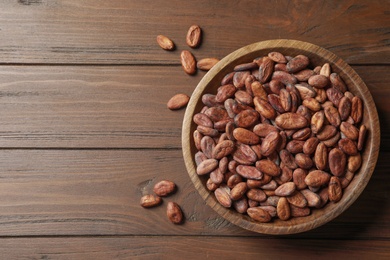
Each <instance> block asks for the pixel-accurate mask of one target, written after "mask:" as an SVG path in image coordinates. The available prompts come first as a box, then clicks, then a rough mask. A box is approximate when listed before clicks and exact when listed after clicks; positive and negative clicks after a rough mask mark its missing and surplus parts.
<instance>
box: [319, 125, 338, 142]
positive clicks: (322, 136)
mask: <svg viewBox="0 0 390 260" xmlns="http://www.w3.org/2000/svg"><path fill="white" fill-rule="evenodd" d="M336 133H337V128H336V127H334V126H333V125H325V126H324V127H323V128H322V130H321V131H320V132H318V133H317V135H316V136H317V138H318V139H319V140H320V141H324V140H327V139H329V138H332V137H333V136H335V135H336Z"/></svg>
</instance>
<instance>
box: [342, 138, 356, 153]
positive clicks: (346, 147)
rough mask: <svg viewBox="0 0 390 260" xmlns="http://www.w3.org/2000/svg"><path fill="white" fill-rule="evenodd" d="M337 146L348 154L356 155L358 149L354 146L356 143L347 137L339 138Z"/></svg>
mask: <svg viewBox="0 0 390 260" xmlns="http://www.w3.org/2000/svg"><path fill="white" fill-rule="evenodd" d="M338 145H339V148H340V150H341V151H343V152H344V153H345V154H348V155H356V154H357V153H358V149H357V147H356V143H355V142H353V141H352V140H351V139H348V138H341V139H340V140H339V142H338Z"/></svg>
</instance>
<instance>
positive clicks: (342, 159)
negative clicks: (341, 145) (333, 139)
mask: <svg viewBox="0 0 390 260" xmlns="http://www.w3.org/2000/svg"><path fill="white" fill-rule="evenodd" d="M346 163H347V157H346V156H345V153H344V152H343V151H341V150H340V149H338V148H333V149H332V150H331V151H330V152H329V168H330V172H331V173H332V174H333V175H335V176H342V175H343V174H344V171H345V166H346Z"/></svg>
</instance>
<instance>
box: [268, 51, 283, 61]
mask: <svg viewBox="0 0 390 260" xmlns="http://www.w3.org/2000/svg"><path fill="white" fill-rule="evenodd" d="M268 57H269V58H270V59H271V60H273V61H274V62H277V63H287V59H286V57H284V55H283V54H282V53H280V52H277V51H273V52H270V53H268Z"/></svg>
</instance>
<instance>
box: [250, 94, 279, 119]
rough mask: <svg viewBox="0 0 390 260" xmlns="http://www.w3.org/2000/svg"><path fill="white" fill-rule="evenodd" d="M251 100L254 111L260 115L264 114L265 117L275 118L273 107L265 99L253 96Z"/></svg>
mask: <svg viewBox="0 0 390 260" xmlns="http://www.w3.org/2000/svg"><path fill="white" fill-rule="evenodd" d="M253 102H254V105H255V109H256V111H257V112H259V113H260V114H261V115H262V116H264V117H265V118H267V119H274V118H275V116H276V112H275V109H274V108H273V107H272V106H271V104H270V103H268V102H267V101H266V100H264V99H261V98H258V97H255V98H254V99H253Z"/></svg>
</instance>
